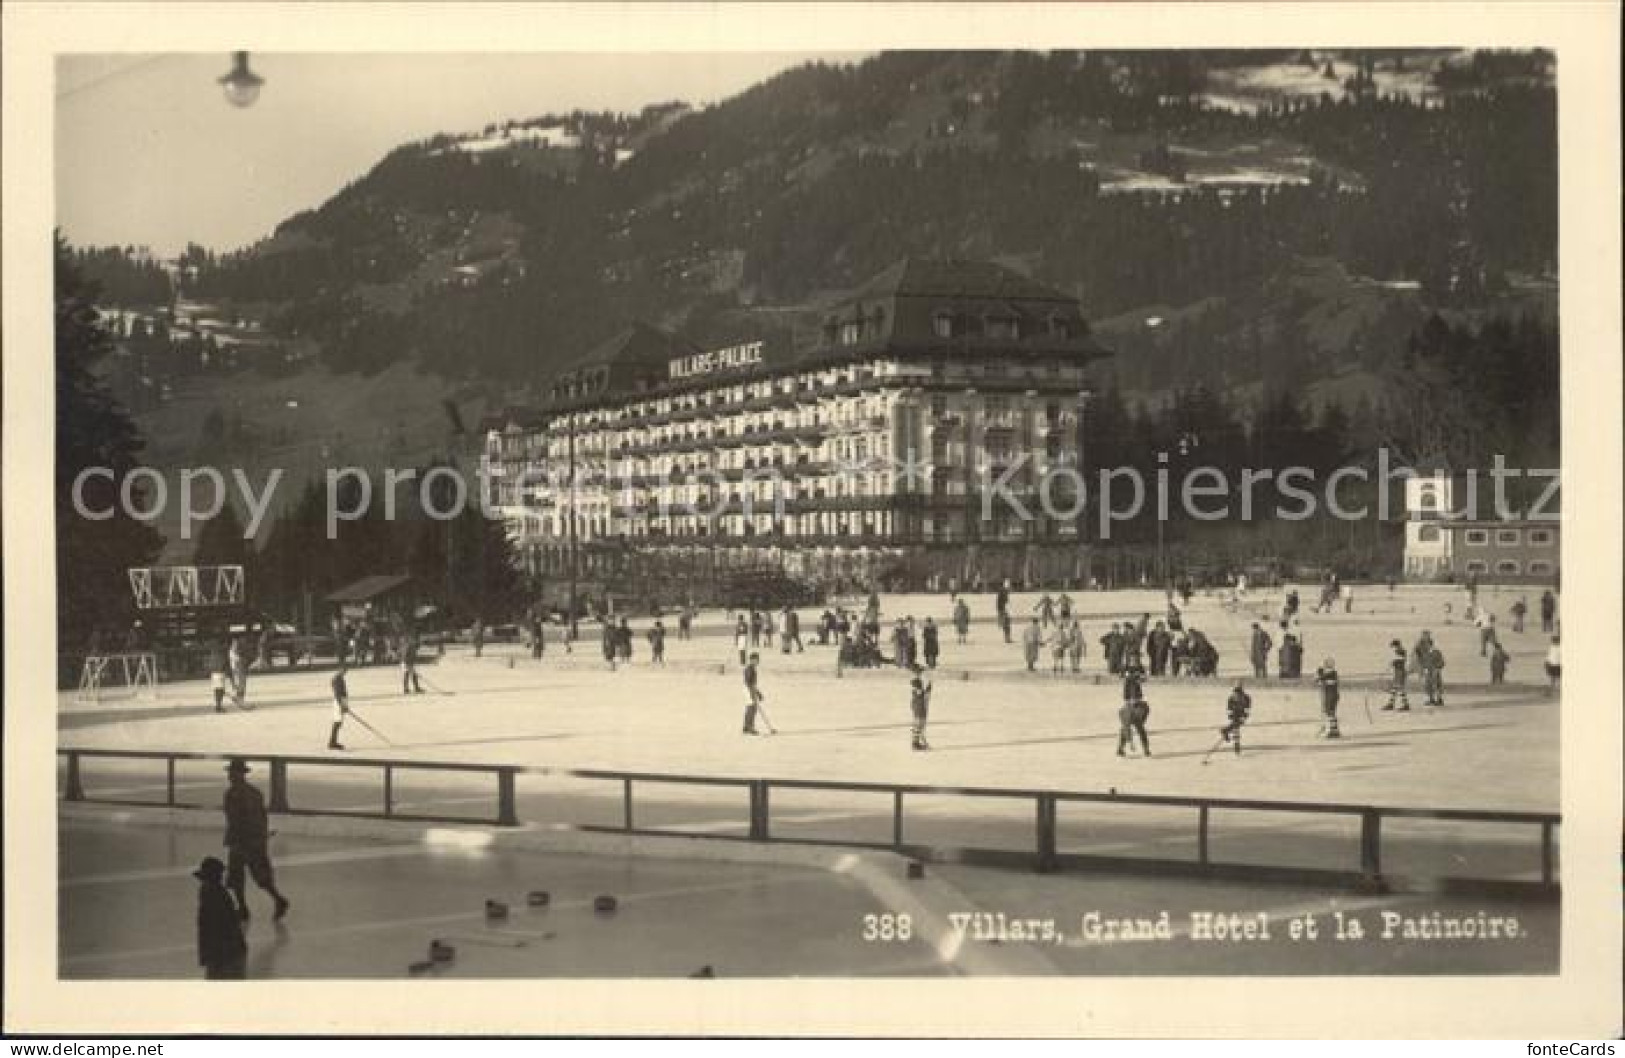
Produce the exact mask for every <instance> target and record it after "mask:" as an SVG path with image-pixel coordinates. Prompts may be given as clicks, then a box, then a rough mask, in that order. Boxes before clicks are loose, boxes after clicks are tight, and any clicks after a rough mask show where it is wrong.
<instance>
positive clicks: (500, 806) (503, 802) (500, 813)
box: [497, 768, 519, 827]
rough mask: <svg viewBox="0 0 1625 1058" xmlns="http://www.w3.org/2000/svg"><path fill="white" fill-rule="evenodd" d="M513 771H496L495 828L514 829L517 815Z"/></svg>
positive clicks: (516, 823) (517, 822)
mask: <svg viewBox="0 0 1625 1058" xmlns="http://www.w3.org/2000/svg"><path fill="white" fill-rule="evenodd" d="M513 779H514V769H512V768H499V769H497V826H499V827H516V826H518V825H519V813H518V811H517V810H516V809H515V808H514V797H513V788H514V781H513Z"/></svg>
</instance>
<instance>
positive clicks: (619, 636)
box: [615, 617, 632, 665]
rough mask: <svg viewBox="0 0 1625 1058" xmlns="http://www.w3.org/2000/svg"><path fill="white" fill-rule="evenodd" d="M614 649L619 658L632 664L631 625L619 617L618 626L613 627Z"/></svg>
mask: <svg viewBox="0 0 1625 1058" xmlns="http://www.w3.org/2000/svg"><path fill="white" fill-rule="evenodd" d="M615 650H616V653H617V654H618V655H619V656H620V659H621V660H622V661H624V662H626V663H627V664H628V665H630V664H632V626H631V625H629V624H627V623H626V618H624V617H623V618H621V624H620V627H619V628H617V629H615Z"/></svg>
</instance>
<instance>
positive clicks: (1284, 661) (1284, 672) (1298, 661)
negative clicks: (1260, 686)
mask: <svg viewBox="0 0 1625 1058" xmlns="http://www.w3.org/2000/svg"><path fill="white" fill-rule="evenodd" d="M1280 673H1281V679H1283V680H1296V679H1302V678H1303V644H1302V643H1300V642H1298V637H1297V636H1294V635H1288V636H1283V637H1282V639H1281V653H1280Z"/></svg>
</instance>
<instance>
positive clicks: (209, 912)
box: [192, 856, 248, 981]
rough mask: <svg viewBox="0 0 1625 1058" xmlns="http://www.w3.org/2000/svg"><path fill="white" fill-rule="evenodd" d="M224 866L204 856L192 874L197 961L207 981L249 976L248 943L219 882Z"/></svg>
mask: <svg viewBox="0 0 1625 1058" xmlns="http://www.w3.org/2000/svg"><path fill="white" fill-rule="evenodd" d="M225 873H226V865H225V864H223V863H221V862H220V861H219V860H218V859H216V858H215V857H213V856H205V857H204V859H203V862H202V863H200V864H198V868H197V870H195V871H193V872H192V877H193V878H196V879H197V880H198V882H199V883H201V884H199V886H198V890H197V961H198V965H199V966H201V967H203V976H204V978H205V979H207V980H210V981H241V980H242V979H243V978H244V977H246V976H248V945H247V944H245V943H244V942H243V927H242V924H241V923H240V922H239V921H238V918H237V905H236V904H235V903H233V902H232V899H231V893H229V892H227V891H226V887H225V886H224V885H222V884H221V879H222V878H224V877H225Z"/></svg>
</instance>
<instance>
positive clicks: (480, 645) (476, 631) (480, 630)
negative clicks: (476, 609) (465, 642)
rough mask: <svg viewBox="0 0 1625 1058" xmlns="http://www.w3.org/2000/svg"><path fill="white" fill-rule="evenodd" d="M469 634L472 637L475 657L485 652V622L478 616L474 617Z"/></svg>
mask: <svg viewBox="0 0 1625 1058" xmlns="http://www.w3.org/2000/svg"><path fill="white" fill-rule="evenodd" d="M471 635H472V636H473V639H474V656H475V657H476V658H477V657H479V656H480V655H481V654H483V653H485V622H484V621H482V620H480V619H479V618H478V617H476V618H474V628H473V631H472V632H471Z"/></svg>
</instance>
